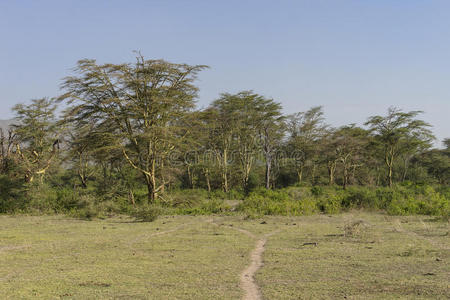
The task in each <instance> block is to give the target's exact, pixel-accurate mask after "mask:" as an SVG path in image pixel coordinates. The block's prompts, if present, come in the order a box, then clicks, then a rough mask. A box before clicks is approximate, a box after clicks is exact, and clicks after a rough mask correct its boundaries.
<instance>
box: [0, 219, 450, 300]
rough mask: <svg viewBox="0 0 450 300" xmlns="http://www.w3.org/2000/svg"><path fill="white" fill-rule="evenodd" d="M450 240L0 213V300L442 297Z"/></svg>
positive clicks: (405, 230)
mask: <svg viewBox="0 0 450 300" xmlns="http://www.w3.org/2000/svg"><path fill="white" fill-rule="evenodd" d="M449 231H450V228H449V223H448V222H443V221H439V220H436V219H434V218H431V217H426V216H412V217H395V216H387V215H384V214H375V213H371V214H369V213H361V212H352V213H347V214H340V215H333V216H328V215H316V216H305V217H265V218H263V219H247V218H245V216H196V217H194V216H174V217H171V216H170V217H169V216H165V217H160V218H159V219H157V220H156V221H155V222H152V223H136V222H132V220H131V219H129V218H126V217H123V218H119V217H116V218H111V219H106V220H94V221H82V220H75V219H70V218H67V217H64V216H23V215H22V216H0V266H1V267H0V295H1V296H2V299H4V298H12V299H16V298H22V299H29V298H34V299H36V298H41V299H51V298H67V299H98V298H107V299H109V298H114V299H116V298H123V299H239V298H242V297H244V296H246V297H248V298H249V299H252V297H253V299H255V298H256V299H257V298H259V297H262V298H264V299H382V298H385V299H399V298H405V299H411V298H414V299H421V298H423V299H436V298H437V299H439V298H442V299H446V298H450V286H449V282H450V281H449V279H450V235H449ZM253 277H254V278H253Z"/></svg>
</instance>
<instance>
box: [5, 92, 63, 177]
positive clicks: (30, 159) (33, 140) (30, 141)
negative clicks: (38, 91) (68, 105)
mask: <svg viewBox="0 0 450 300" xmlns="http://www.w3.org/2000/svg"><path fill="white" fill-rule="evenodd" d="M55 109H56V106H55V104H54V102H53V101H52V100H50V99H47V98H42V99H35V100H32V101H31V104H29V105H25V104H18V105H16V106H14V108H13V110H14V111H15V113H16V119H17V120H20V122H18V123H16V124H14V125H12V128H13V130H14V133H15V134H16V136H17V142H16V154H17V155H18V157H19V162H20V166H21V168H22V169H23V172H24V178H25V180H26V181H27V182H32V181H34V178H35V176H39V178H40V182H41V183H42V181H43V179H44V176H45V174H46V173H47V170H48V169H49V168H50V167H51V166H52V164H53V163H54V162H55V161H56V156H57V154H58V150H59V139H58V127H57V126H56V122H55Z"/></svg>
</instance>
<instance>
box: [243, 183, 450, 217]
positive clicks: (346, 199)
mask: <svg viewBox="0 0 450 300" xmlns="http://www.w3.org/2000/svg"><path fill="white" fill-rule="evenodd" d="M445 191H447V190H445ZM350 209H366V210H386V211H387V212H388V213H389V214H393V215H408V214H424V215H436V216H438V215H440V216H448V215H449V211H450V205H449V197H448V194H446V193H441V192H440V191H439V190H438V189H435V188H433V187H432V186H416V185H414V186H408V185H406V186H405V185H404V186H396V187H393V188H387V187H377V188H375V187H361V186H352V187H349V188H348V189H346V190H342V189H340V188H338V187H324V186H321V187H318V186H315V187H312V188H308V187H296V188H293V187H291V188H285V189H280V190H265V189H258V190H255V191H253V192H252V193H250V194H249V196H248V197H247V198H246V199H245V200H244V201H243V203H242V204H241V205H240V206H239V210H241V211H243V212H246V213H248V214H255V213H256V214H260V215H305V214H311V213H315V212H323V213H327V214H333V213H339V212H341V211H347V210H350Z"/></svg>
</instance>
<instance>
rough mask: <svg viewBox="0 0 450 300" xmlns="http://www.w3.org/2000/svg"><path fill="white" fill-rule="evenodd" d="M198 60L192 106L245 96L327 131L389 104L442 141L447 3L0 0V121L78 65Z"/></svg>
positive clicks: (449, 110)
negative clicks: (323, 122) (312, 112)
mask: <svg viewBox="0 0 450 300" xmlns="http://www.w3.org/2000/svg"><path fill="white" fill-rule="evenodd" d="M133 50H140V51H141V52H142V54H143V55H144V56H146V57H147V58H163V59H166V60H169V61H172V62H180V63H181V62H183V63H189V64H207V65H209V66H210V67H211V69H209V70H207V71H203V72H202V73H201V74H200V76H199V81H198V85H199V87H200V89H201V92H200V98H199V101H198V104H199V106H200V107H204V106H207V105H208V104H209V103H210V102H211V101H212V100H214V99H215V98H216V97H217V96H218V95H219V93H221V92H232V93H233V92H237V91H240V90H250V89H251V90H254V91H255V92H257V93H260V94H263V95H265V96H267V97H272V98H274V99H275V100H277V101H279V102H281V103H282V104H283V106H284V108H285V112H286V113H293V112H297V111H304V110H307V109H308V108H310V107H311V106H316V105H323V106H324V109H325V113H326V117H327V120H328V122H330V123H331V124H332V125H334V126H340V125H344V124H348V123H353V122H355V123H358V124H362V123H363V122H364V121H365V120H366V119H367V117H368V116H370V115H375V114H383V113H385V111H386V109H387V108H388V107H389V106H391V105H394V106H397V107H400V108H402V109H405V110H423V111H425V112H426V113H425V115H424V116H423V118H424V119H425V120H426V121H428V122H430V123H432V124H433V125H434V129H433V130H434V132H435V134H436V136H437V137H438V139H439V140H442V139H443V138H445V137H450V1H447V0H443V1H433V0H429V1H426V0H398V1H392V0H376V1H375V0H373V1H369V0H360V1H351V0H329V1H321V0H308V1H306V0H305V1H300V0H297V1H295V0H292V1H280V0H271V1H265V0H264V1H263V0H254V1H246V0H240V1H235V0H203V1H200V0H179V1H175V0H161V1H151V0H148V1H138V0H128V1H125V0H123V1H114V0H108V1H100V0H95V1H93V0H92V1H87V0H85V1H83V0H74V1H68V0H67V1H66V0H54V1H46V0H40V1H32V0H30V1H25V0H17V1H7V0H0V91H1V93H0V103H1V105H0V119H7V118H10V117H12V114H11V112H10V108H11V107H12V106H13V105H14V104H16V103H18V102H27V101H29V100H30V99H33V98H40V97H44V96H48V97H52V96H56V95H58V94H59V93H60V91H59V84H60V83H61V79H62V78H63V77H64V76H67V75H69V74H71V71H70V70H71V68H73V67H74V66H75V64H76V62H77V61H78V60H79V59H82V58H95V59H97V60H98V61H99V62H112V63H122V62H132V61H133V60H134V54H133V53H132V51H133Z"/></svg>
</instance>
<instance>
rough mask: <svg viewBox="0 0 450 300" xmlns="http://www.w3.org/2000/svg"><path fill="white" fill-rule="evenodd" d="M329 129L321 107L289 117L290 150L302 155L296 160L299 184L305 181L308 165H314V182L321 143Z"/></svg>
mask: <svg viewBox="0 0 450 300" xmlns="http://www.w3.org/2000/svg"><path fill="white" fill-rule="evenodd" d="M327 127H328V125H326V124H325V119H324V117H323V110H322V107H321V106H316V107H312V108H311V109H309V110H308V111H306V112H299V113H295V114H293V115H290V116H288V132H289V140H288V148H289V149H290V151H291V152H293V153H297V154H300V155H297V157H296V158H295V159H294V163H295V168H296V171H297V177H298V182H299V183H301V182H302V180H303V172H304V168H305V166H306V165H307V164H308V163H309V164H311V165H312V167H311V178H312V180H313V181H314V178H315V169H316V162H315V160H316V159H317V154H318V150H319V148H318V147H319V145H320V143H319V141H320V139H322V138H323V137H324V136H325V134H326V133H327Z"/></svg>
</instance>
